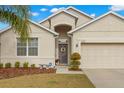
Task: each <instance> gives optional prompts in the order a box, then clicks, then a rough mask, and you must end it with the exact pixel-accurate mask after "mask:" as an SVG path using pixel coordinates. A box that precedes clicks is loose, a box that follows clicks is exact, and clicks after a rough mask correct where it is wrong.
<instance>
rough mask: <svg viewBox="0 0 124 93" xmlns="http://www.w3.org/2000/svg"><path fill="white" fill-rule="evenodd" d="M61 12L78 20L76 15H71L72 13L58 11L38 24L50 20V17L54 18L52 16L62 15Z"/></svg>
mask: <svg viewBox="0 0 124 93" xmlns="http://www.w3.org/2000/svg"><path fill="white" fill-rule="evenodd" d="M62 12H64V13H66V14H68V15H70V16H72V17H75V18H78V17H77V16H76V15H74V14H72V13H70V12H68V11H66V10H60V11H58V12H56V13H53V14H52V15H50V16H49V17H47V18H46V19H44V20H42V21H40V22H39V23H43V22H45V21H47V20H48V19H50V18H52V17H54V16H56V15H58V14H60V13H62Z"/></svg>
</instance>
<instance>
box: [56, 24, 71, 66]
mask: <svg viewBox="0 0 124 93" xmlns="http://www.w3.org/2000/svg"><path fill="white" fill-rule="evenodd" d="M71 29H72V27H71V26H70V25H65V24H61V25H57V26H55V27H54V30H55V31H56V32H57V33H59V36H58V37H57V38H56V59H58V65H68V61H69V56H70V52H71V47H70V46H71V37H69V36H68V34H67V32H68V31H70V30H71Z"/></svg>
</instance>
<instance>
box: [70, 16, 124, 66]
mask: <svg viewBox="0 0 124 93" xmlns="http://www.w3.org/2000/svg"><path fill="white" fill-rule="evenodd" d="M85 43H90V44H93V43H106V45H107V43H114V44H115V45H116V44H118V43H122V44H123V43H124V21H123V20H122V19H121V18H119V17H116V16H114V15H112V14H110V15H108V16H105V17H104V18H102V19H100V20H98V21H96V22H94V23H92V24H90V25H88V26H86V27H84V28H81V29H79V30H78V31H76V32H74V33H73V37H72V51H73V52H79V53H80V54H83V51H84V50H82V49H83V46H82V45H81V44H85ZM76 45H77V46H76ZM91 47H92V46H91ZM113 47H114V46H113ZM89 51H90V50H89ZM94 53H95V52H94ZM82 60H83V57H82ZM81 62H83V61H81ZM111 63H112V62H111ZM111 63H110V62H108V64H107V66H106V65H102V67H103V68H108V67H111V68H112V67H116V64H114V63H113V64H114V65H113V66H112V65H111ZM81 64H83V63H81ZM91 64H92V63H91ZM91 64H90V65H91ZM93 64H94V65H95V66H94V67H98V68H99V67H100V66H99V65H97V63H95V62H94V63H93ZM101 64H102V63H101ZM118 64H119V65H118V66H117V67H120V68H121V67H123V66H122V65H120V64H122V62H120V63H118ZM87 65H88V64H87ZM90 65H88V66H90Z"/></svg>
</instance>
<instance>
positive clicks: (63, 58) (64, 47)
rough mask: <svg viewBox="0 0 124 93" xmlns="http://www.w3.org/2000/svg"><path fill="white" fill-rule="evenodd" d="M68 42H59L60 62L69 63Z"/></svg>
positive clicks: (62, 63)
mask: <svg viewBox="0 0 124 93" xmlns="http://www.w3.org/2000/svg"><path fill="white" fill-rule="evenodd" d="M67 60H68V44H59V64H60V65H67Z"/></svg>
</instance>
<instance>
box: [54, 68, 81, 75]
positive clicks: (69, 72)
mask: <svg viewBox="0 0 124 93" xmlns="http://www.w3.org/2000/svg"><path fill="white" fill-rule="evenodd" d="M56 68H57V71H56V73H57V74H83V71H69V70H68V66H56Z"/></svg>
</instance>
